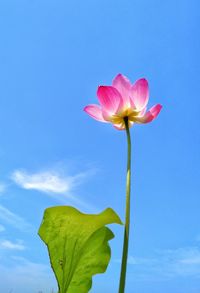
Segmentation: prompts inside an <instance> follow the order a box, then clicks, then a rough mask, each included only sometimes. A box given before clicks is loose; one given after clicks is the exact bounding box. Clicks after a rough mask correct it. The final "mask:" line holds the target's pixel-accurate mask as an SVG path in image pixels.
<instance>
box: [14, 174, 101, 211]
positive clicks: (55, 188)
mask: <svg viewBox="0 0 200 293" xmlns="http://www.w3.org/2000/svg"><path fill="white" fill-rule="evenodd" d="M91 173H93V172H92V171H87V172H82V173H79V174H76V175H74V176H66V175H63V174H62V173H61V172H58V171H55V170H47V171H42V172H41V171H39V172H36V173H30V172H27V171H24V170H15V171H14V172H13V173H12V175H11V179H12V180H13V181H14V182H15V183H16V184H17V185H19V186H20V187H21V188H24V189H27V190H37V191H39V192H43V193H46V194H48V195H50V196H51V197H54V198H56V199H57V200H58V201H60V202H63V203H66V198H67V199H68V200H72V201H73V202H75V203H76V204H78V205H80V206H83V207H86V208H87V209H89V210H93V211H94V210H96V208H95V207H94V206H92V205H90V204H88V203H87V202H85V201H84V200H81V199H80V198H78V197H77V196H74V194H73V193H74V190H75V189H76V188H77V187H78V186H79V185H80V184H81V183H82V182H83V181H84V180H86V179H87V178H88V176H90V175H91ZM58 195H60V196H58Z"/></svg>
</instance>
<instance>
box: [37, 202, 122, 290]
mask: <svg viewBox="0 0 200 293" xmlns="http://www.w3.org/2000/svg"><path fill="white" fill-rule="evenodd" d="M111 223H117V224H122V222H121V220H120V218H119V217H118V215H117V214H116V213H115V212H114V211H113V210H112V209H111V208H108V209H106V210H104V211H103V212H102V213H100V214H97V215H91V214H83V213H81V212H80V211H78V210H77V209H75V208H73V207H70V206H58V207H52V208H48V209H46V210H45V212H44V218H43V221H42V224H41V226H40V229H39V236H40V238H41V239H42V240H43V241H44V242H45V244H46V245H47V247H48V251H49V256H50V261H51V266H52V269H53V271H54V274H55V276H56V279H57V283H58V288H59V293H66V292H67V293H77V292H78V293H87V292H88V291H89V290H90V288H91V287H92V276H93V275H95V274H98V273H104V272H105V271H106V268H107V266H108V263H109V261H110V257H111V250H110V247H109V244H108V241H109V240H110V239H112V238H113V237H114V234H113V233H112V231H111V230H110V229H109V228H107V227H105V225H107V224H111Z"/></svg>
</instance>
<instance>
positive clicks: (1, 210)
mask: <svg viewBox="0 0 200 293" xmlns="http://www.w3.org/2000/svg"><path fill="white" fill-rule="evenodd" d="M0 219H1V220H2V221H3V222H5V223H7V224H10V225H11V226H13V227H15V228H16V229H18V230H21V231H30V230H31V229H32V226H31V225H30V224H29V223H28V222H27V221H26V220H25V219H23V218H21V217H20V216H18V215H17V214H15V213H13V212H11V211H10V210H8V209H7V208H5V207H4V206H2V205H0Z"/></svg>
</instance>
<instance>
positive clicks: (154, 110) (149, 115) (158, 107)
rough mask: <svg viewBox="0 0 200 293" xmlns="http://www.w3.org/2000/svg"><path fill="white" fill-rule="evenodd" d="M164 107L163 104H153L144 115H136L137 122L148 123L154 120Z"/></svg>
mask: <svg viewBox="0 0 200 293" xmlns="http://www.w3.org/2000/svg"><path fill="white" fill-rule="evenodd" d="M161 109H162V105H160V104H157V105H155V106H153V107H152V108H151V109H150V110H149V111H148V112H146V114H145V115H144V116H143V117H136V119H135V120H136V121H135V122H136V123H148V122H151V121H152V120H154V119H155V118H156V117H157V116H158V114H159V113H160V111H161Z"/></svg>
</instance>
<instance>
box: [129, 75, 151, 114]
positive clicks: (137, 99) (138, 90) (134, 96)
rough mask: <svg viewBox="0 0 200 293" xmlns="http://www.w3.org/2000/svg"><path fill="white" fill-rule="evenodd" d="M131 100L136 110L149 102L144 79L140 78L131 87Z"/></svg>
mask: <svg viewBox="0 0 200 293" xmlns="http://www.w3.org/2000/svg"><path fill="white" fill-rule="evenodd" d="M131 100H132V101H133V103H134V105H135V107H136V108H137V109H138V110H142V109H143V108H144V107H146V105H147V103H148V100H149V87H148V82H147V80H146V79H144V78H141V79H139V80H137V81H136V83H135V84H134V85H133V86H132V88H131Z"/></svg>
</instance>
